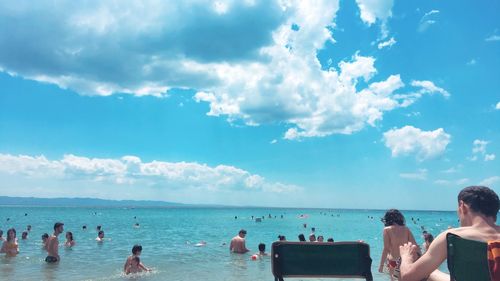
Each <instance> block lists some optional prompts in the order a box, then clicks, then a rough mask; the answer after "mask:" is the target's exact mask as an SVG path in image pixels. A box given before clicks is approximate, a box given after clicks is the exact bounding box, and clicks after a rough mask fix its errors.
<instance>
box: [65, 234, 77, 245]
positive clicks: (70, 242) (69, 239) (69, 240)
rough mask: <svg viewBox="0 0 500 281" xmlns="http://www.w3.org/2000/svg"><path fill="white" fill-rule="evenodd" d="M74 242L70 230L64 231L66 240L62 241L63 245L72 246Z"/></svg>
mask: <svg viewBox="0 0 500 281" xmlns="http://www.w3.org/2000/svg"><path fill="white" fill-rule="evenodd" d="M75 244H76V242H75V239H73V233H72V232H71V231H68V232H66V242H64V246H66V247H73V246H75Z"/></svg>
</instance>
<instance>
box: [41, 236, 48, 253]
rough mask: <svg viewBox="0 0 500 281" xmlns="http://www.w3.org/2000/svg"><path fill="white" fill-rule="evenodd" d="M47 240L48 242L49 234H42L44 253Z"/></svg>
mask: <svg viewBox="0 0 500 281" xmlns="http://www.w3.org/2000/svg"><path fill="white" fill-rule="evenodd" d="M48 240H49V234H48V233H44V234H42V249H44V250H45V251H47V241H48Z"/></svg>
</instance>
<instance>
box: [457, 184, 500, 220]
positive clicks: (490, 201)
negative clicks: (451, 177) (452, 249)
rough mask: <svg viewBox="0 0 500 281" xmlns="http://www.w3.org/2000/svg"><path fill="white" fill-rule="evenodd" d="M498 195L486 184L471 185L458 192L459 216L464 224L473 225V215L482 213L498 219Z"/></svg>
mask: <svg viewBox="0 0 500 281" xmlns="http://www.w3.org/2000/svg"><path fill="white" fill-rule="evenodd" d="M499 205H500V203H499V200H498V195H497V194H496V193H495V191H493V190H491V189H490V188H488V187H486V186H469V187H466V188H464V189H462V191H460V193H459V194H458V216H459V218H460V224H461V225H462V226H470V225H471V221H470V220H471V217H472V216H474V215H482V216H485V217H489V218H492V219H493V221H496V220H497V214H498V209H499V208H500V206H499Z"/></svg>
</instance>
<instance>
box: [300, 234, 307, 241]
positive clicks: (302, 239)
mask: <svg viewBox="0 0 500 281" xmlns="http://www.w3.org/2000/svg"><path fill="white" fill-rule="evenodd" d="M299 241H300V242H306V237H305V236H304V234H302V233H301V234H299Z"/></svg>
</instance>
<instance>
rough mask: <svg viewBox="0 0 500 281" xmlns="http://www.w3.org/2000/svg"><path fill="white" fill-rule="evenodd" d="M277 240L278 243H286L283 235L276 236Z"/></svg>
mask: <svg viewBox="0 0 500 281" xmlns="http://www.w3.org/2000/svg"><path fill="white" fill-rule="evenodd" d="M278 240H279V241H286V237H285V235H278Z"/></svg>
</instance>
